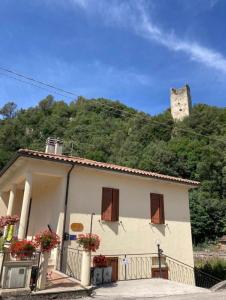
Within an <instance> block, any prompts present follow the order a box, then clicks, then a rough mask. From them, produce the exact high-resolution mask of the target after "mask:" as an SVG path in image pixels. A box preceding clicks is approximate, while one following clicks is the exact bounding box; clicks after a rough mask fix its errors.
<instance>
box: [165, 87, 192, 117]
mask: <svg viewBox="0 0 226 300" xmlns="http://www.w3.org/2000/svg"><path fill="white" fill-rule="evenodd" d="M170 101H171V114H172V117H173V119H174V120H175V121H181V120H183V119H184V118H185V117H188V116H189V114H190V110H191V94H190V88H189V86H188V85H185V86H184V87H182V88H180V89H175V88H172V89H171V92H170Z"/></svg>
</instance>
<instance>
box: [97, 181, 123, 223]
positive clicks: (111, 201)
mask: <svg viewBox="0 0 226 300" xmlns="http://www.w3.org/2000/svg"><path fill="white" fill-rule="evenodd" d="M118 219H119V190H118V189H112V188H106V187H104V188H103V189H102V211H101V220H103V221H118Z"/></svg>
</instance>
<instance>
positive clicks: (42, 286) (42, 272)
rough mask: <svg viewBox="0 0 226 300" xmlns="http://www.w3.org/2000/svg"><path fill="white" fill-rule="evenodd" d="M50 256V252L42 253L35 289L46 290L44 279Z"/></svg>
mask: <svg viewBox="0 0 226 300" xmlns="http://www.w3.org/2000/svg"><path fill="white" fill-rule="evenodd" d="M50 256H51V252H44V253H42V254H41V257H40V258H41V259H40V269H39V276H38V281H37V289H38V290H44V289H45V288H46V279H47V278H46V277H47V270H48V261H49V258H50Z"/></svg>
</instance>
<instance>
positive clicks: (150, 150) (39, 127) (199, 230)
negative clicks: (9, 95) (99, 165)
mask: <svg viewBox="0 0 226 300" xmlns="http://www.w3.org/2000/svg"><path fill="white" fill-rule="evenodd" d="M0 114H1V118H0V168H2V167H3V166H4V165H5V164H6V163H7V161H8V160H9V159H10V158H11V157H12V155H13V154H14V152H15V151H16V150H17V149H19V148H30V149H35V150H44V146H45V140H46V138H47V137H49V136H55V137H59V138H62V139H63V140H64V143H65V146H64V152H65V154H68V155H76V156H82V157H87V158H90V159H95V160H99V161H104V162H112V163H116V164H121V165H125V166H130V167H136V168H140V169H145V170H152V171H156V172H161V173H164V174H169V175H175V176H181V177H185V178H190V179H194V180H199V181H201V187H200V188H199V189H197V190H194V191H192V192H191V193H190V207H191V219H192V232H193V241H194V243H195V244H198V243H202V242H205V241H210V240H215V239H216V238H217V237H219V236H221V235H223V234H224V233H226V108H218V107H212V106H208V105H204V104H198V105H195V106H194V107H193V109H192V113H191V116H190V117H189V118H186V119H184V121H182V122H177V123H175V122H174V121H173V120H172V117H171V114H170V111H169V110H167V111H165V112H163V113H162V114H159V115H157V116H150V115H148V114H145V113H142V112H138V111H136V110H134V109H132V108H129V107H127V106H125V105H123V104H121V103H120V102H118V101H115V102H113V101H110V100H107V99H102V98H101V99H90V100H87V99H85V98H83V97H79V98H78V99H77V100H76V101H73V102H71V103H70V104H67V103H65V102H64V101H55V100H54V98H53V97H52V96H48V97H46V99H44V100H42V101H40V102H39V104H38V105H37V106H36V107H31V108H29V109H19V108H17V107H16V105H15V104H14V103H13V102H8V103H6V104H5V105H4V106H3V107H2V108H1V110H0Z"/></svg>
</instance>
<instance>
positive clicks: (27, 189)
mask: <svg viewBox="0 0 226 300" xmlns="http://www.w3.org/2000/svg"><path fill="white" fill-rule="evenodd" d="M31 190H32V175H31V174H27V176H26V179H25V185H24V196H23V203H22V209H21V215H20V224H19V231H18V239H19V240H20V239H24V238H25V234H26V228H27V221H28V220H27V218H28V211H29V206H30V199H31Z"/></svg>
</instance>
